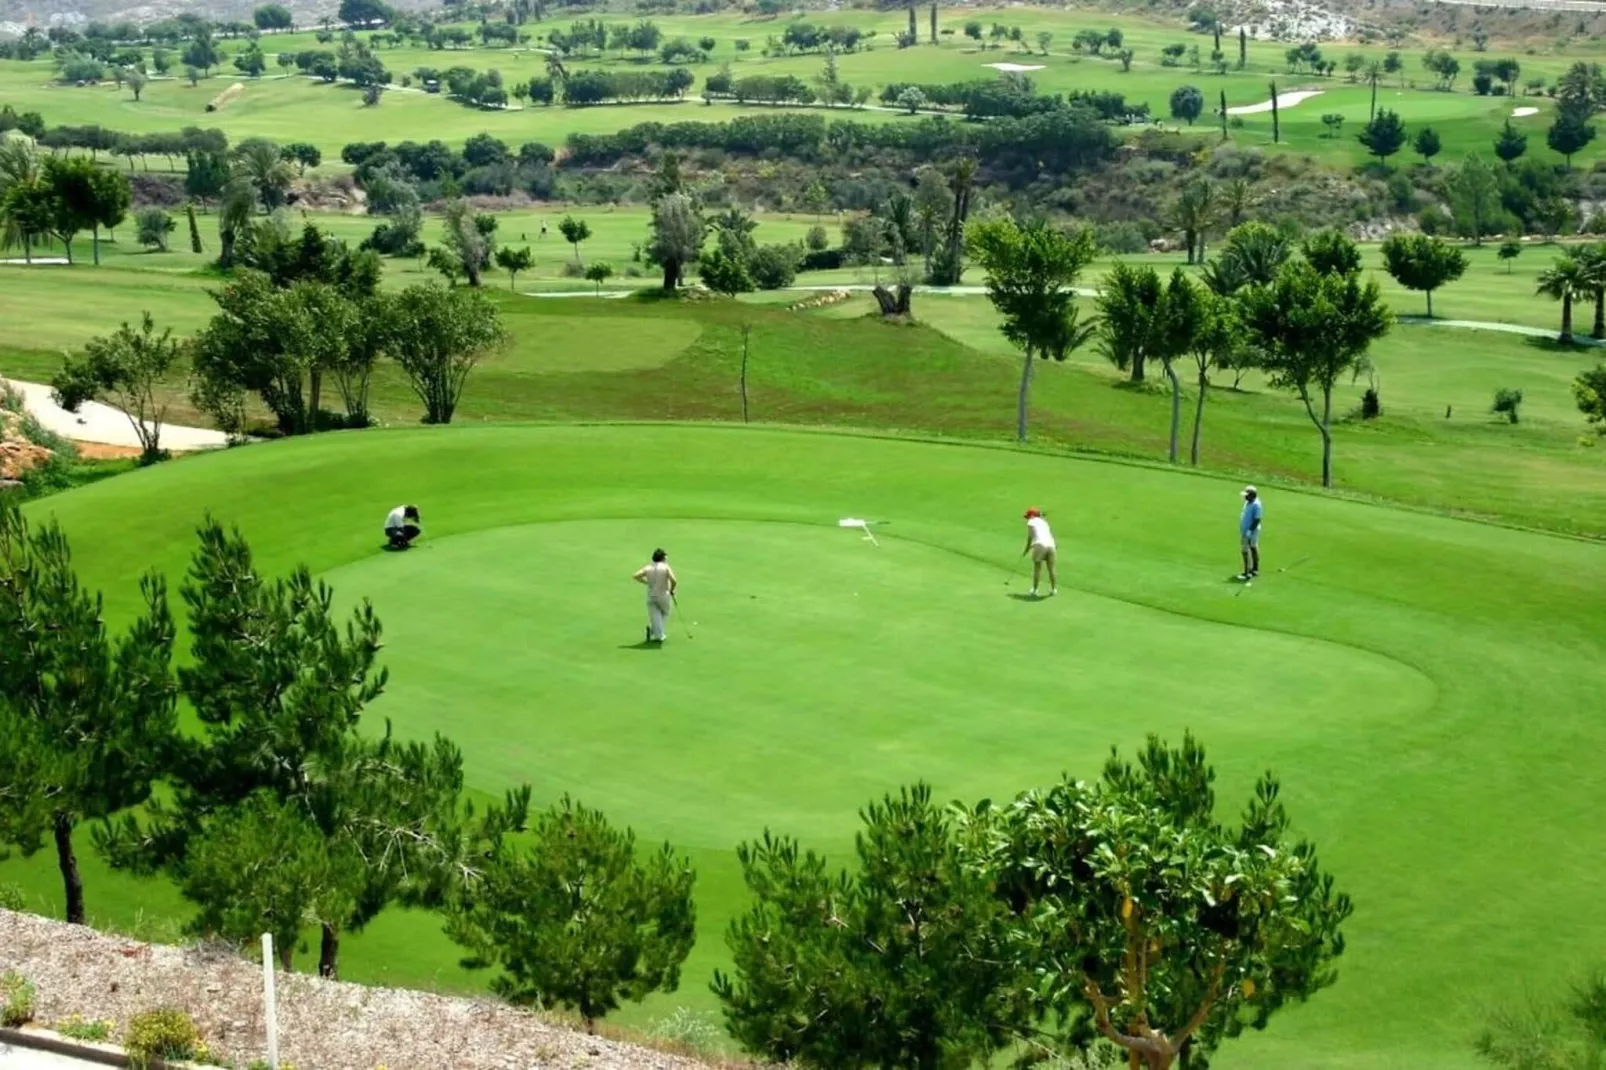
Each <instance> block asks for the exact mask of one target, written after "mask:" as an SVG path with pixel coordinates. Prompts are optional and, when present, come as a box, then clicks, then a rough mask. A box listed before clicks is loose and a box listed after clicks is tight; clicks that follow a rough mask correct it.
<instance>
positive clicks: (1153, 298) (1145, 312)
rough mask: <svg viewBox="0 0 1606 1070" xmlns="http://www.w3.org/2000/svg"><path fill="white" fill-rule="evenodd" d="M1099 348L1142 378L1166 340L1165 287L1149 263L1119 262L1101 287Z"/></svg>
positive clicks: (1136, 380) (1134, 377)
mask: <svg viewBox="0 0 1606 1070" xmlns="http://www.w3.org/2000/svg"><path fill="white" fill-rule="evenodd" d="M1097 301H1098V310H1099V321H1098V322H1099V328H1098V329H1099V351H1100V352H1102V353H1103V354H1104V356H1105V358H1106V359H1108V360H1109V362H1110V363H1111V364H1114V365H1115V366H1116V367H1117V368H1119V369H1120V370H1121V371H1124V372H1127V373H1129V374H1130V375H1131V379H1132V382H1134V383H1141V382H1143V373H1144V367H1145V365H1146V364H1147V363H1148V361H1149V359H1150V358H1151V357H1154V356H1155V355H1156V354H1157V352H1158V350H1159V349H1160V347H1161V346H1162V345H1163V344H1164V342H1163V338H1162V333H1163V326H1164V309H1163V307H1162V306H1163V305H1164V304H1165V287H1164V285H1163V284H1162V283H1161V282H1160V274H1159V272H1157V271H1155V270H1154V268H1152V267H1149V266H1147V265H1145V266H1143V267H1133V266H1132V265H1130V264H1125V263H1117V264H1116V265H1115V267H1113V268H1111V269H1110V272H1109V274H1108V275H1106V276H1105V277H1104V285H1103V286H1102V287H1101V288H1100V289H1099V296H1098V299H1097Z"/></svg>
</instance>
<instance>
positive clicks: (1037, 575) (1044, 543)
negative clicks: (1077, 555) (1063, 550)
mask: <svg viewBox="0 0 1606 1070" xmlns="http://www.w3.org/2000/svg"><path fill="white" fill-rule="evenodd" d="M1027 554H1031V555H1032V590H1031V595H1032V597H1033V598H1036V597H1037V583H1038V580H1039V579H1041V577H1042V575H1043V566H1044V565H1047V566H1048V593H1049V597H1051V598H1052V597H1053V596H1054V595H1057V594H1059V593H1060V585H1059V579H1058V578H1057V577H1056V576H1055V575H1054V533H1053V532H1052V531H1050V530H1048V521H1047V520H1044V519H1043V511H1042V510H1041V509H1028V510H1026V549H1024V550H1022V551H1021V556H1022V557H1025V556H1026V555H1027Z"/></svg>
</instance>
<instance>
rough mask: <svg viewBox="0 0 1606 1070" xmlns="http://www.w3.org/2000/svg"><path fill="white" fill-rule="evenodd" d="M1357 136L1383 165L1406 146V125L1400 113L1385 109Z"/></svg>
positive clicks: (1373, 117)
mask: <svg viewBox="0 0 1606 1070" xmlns="http://www.w3.org/2000/svg"><path fill="white" fill-rule="evenodd" d="M1355 136H1356V140H1358V141H1360V143H1361V144H1362V145H1365V146H1366V151H1367V152H1370V153H1371V154H1372V155H1373V156H1376V157H1377V162H1378V163H1380V164H1381V163H1383V162H1384V161H1385V160H1387V159H1388V158H1389V157H1390V156H1393V155H1394V154H1395V153H1396V152H1399V151H1400V148H1401V147H1402V146H1403V145H1404V144H1405V123H1404V121H1403V120H1401V119H1400V117H1399V115H1398V113H1396V112H1393V111H1390V110H1389V109H1388V108H1384V109H1382V110H1381V111H1379V112H1378V113H1377V114H1376V115H1374V116H1372V121H1371V122H1369V123H1367V124H1366V125H1365V126H1364V127H1362V128H1361V132H1360V133H1359V134H1357V135H1355Z"/></svg>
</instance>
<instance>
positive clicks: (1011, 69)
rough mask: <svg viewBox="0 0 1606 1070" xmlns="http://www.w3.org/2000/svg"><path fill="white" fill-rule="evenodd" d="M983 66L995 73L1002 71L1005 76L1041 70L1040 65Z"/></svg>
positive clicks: (1041, 66)
mask: <svg viewBox="0 0 1606 1070" xmlns="http://www.w3.org/2000/svg"><path fill="white" fill-rule="evenodd" d="M985 66H988V67H991V68H992V69H993V70H995V71H1003V72H1005V73H1006V74H1019V73H1021V72H1022V71H1040V70H1042V69H1043V65H1042V64H1041V63H988V64H985Z"/></svg>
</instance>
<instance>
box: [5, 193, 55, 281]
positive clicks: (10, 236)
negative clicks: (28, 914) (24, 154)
mask: <svg viewBox="0 0 1606 1070" xmlns="http://www.w3.org/2000/svg"><path fill="white" fill-rule="evenodd" d="M56 220H57V212H56V196H55V192H54V191H53V190H52V189H51V187H50V186H49V185H48V184H46V182H45V181H44V179H43V178H41V177H38V176H30V177H28V178H24V179H21V180H19V181H16V182H12V183H10V184H9V185H7V186H6V188H5V192H4V193H3V194H0V223H3V224H4V238H5V241H4V245H5V246H6V247H7V248H9V247H11V246H13V245H20V246H22V255H23V260H24V261H26V262H28V263H32V262H33V247H34V243H35V242H37V241H39V240H40V239H42V238H44V237H46V236H47V235H50V234H52V233H54V232H55V226H56Z"/></svg>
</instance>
